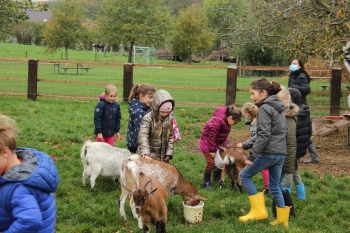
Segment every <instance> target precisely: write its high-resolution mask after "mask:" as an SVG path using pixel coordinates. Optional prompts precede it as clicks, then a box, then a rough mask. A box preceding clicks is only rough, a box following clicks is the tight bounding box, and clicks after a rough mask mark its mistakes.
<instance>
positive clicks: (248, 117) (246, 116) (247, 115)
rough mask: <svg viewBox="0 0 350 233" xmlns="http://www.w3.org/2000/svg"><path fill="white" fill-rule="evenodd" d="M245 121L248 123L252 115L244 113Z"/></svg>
mask: <svg viewBox="0 0 350 233" xmlns="http://www.w3.org/2000/svg"><path fill="white" fill-rule="evenodd" d="M244 119H245V120H246V121H247V120H250V119H252V115H250V114H249V113H247V112H246V113H244Z"/></svg>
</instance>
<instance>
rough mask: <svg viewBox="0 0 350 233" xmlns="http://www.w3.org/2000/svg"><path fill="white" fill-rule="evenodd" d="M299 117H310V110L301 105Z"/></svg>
mask: <svg viewBox="0 0 350 233" xmlns="http://www.w3.org/2000/svg"><path fill="white" fill-rule="evenodd" d="M298 115H299V116H310V108H309V106H307V105H305V104H302V105H301V106H300V108H299V111H298Z"/></svg>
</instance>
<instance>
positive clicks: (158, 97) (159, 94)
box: [152, 90, 175, 117]
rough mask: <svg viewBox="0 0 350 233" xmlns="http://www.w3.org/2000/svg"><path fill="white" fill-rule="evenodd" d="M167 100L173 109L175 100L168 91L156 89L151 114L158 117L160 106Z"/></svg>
mask: <svg viewBox="0 0 350 233" xmlns="http://www.w3.org/2000/svg"><path fill="white" fill-rule="evenodd" d="M167 101H170V102H171V103H172V104H173V109H174V107H175V101H174V99H173V97H172V96H171V95H170V94H169V92H167V91H165V90H158V91H156V92H155V93H154V95H153V102H152V114H153V116H154V117H158V115H159V108H160V106H161V105H162V104H163V103H164V102H167Z"/></svg>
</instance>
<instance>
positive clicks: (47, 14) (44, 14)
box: [26, 10, 52, 21]
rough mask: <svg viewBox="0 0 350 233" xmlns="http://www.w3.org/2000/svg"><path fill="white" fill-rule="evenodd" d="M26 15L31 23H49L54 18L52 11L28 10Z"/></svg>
mask: <svg viewBox="0 0 350 233" xmlns="http://www.w3.org/2000/svg"><path fill="white" fill-rule="evenodd" d="M26 13H27V14H28V17H29V20H30V21H47V20H49V19H51V16H52V12H51V11H34V10H27V11H26Z"/></svg>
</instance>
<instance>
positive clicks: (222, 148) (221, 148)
mask: <svg viewBox="0 0 350 233" xmlns="http://www.w3.org/2000/svg"><path fill="white" fill-rule="evenodd" d="M219 148H220V154H221V153H223V152H226V148H225V147H223V146H220V147H219Z"/></svg>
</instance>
